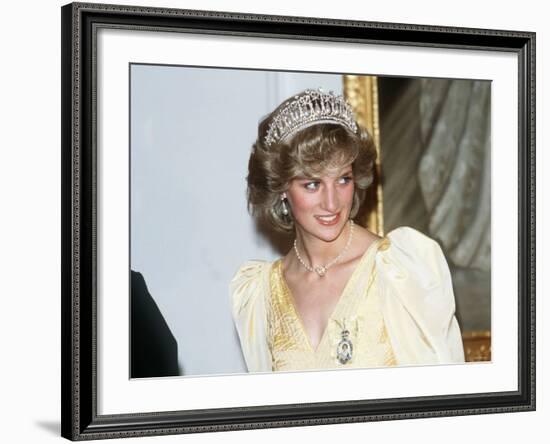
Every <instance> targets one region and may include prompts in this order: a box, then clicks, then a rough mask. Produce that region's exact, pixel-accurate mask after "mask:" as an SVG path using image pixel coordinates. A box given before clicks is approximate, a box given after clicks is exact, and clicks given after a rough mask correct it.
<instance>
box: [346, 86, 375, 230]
mask: <svg viewBox="0 0 550 444" xmlns="http://www.w3.org/2000/svg"><path fill="white" fill-rule="evenodd" d="M344 97H345V98H346V100H347V101H348V103H349V104H350V105H351V107H352V109H353V112H354V113H355V116H356V118H357V123H358V124H359V125H360V126H362V127H363V128H366V129H367V131H368V132H369V134H370V135H371V136H372V137H373V138H374V143H375V146H376V163H375V171H374V181H373V184H372V186H371V187H370V188H369V190H368V191H367V201H368V202H370V203H371V204H370V205H369V207H368V208H367V210H366V211H365V212H364V213H363V212H362V213H361V216H360V217H359V220H358V222H359V223H360V224H361V225H364V226H366V227H368V228H369V229H370V230H371V231H373V232H374V233H376V234H378V235H379V236H383V235H384V204H383V194H382V181H381V166H380V117H379V110H378V78H377V77H376V76H355V75H345V76H344Z"/></svg>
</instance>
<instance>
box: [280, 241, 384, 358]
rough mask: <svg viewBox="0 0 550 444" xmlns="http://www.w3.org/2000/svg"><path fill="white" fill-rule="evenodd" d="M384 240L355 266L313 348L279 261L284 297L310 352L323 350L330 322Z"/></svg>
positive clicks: (367, 251) (281, 263) (375, 242)
mask: <svg viewBox="0 0 550 444" xmlns="http://www.w3.org/2000/svg"><path fill="white" fill-rule="evenodd" d="M383 239H384V238H379V239H375V240H374V241H373V242H372V243H371V244H370V245H369V246H368V247H367V249H366V250H365V252H364V253H363V256H361V259H359V262H358V263H357V265H356V266H355V268H354V270H353V271H352V272H351V274H350V277H349V278H348V280H347V282H346V284H345V285H344V289H343V290H342V292H341V293H340V296H339V297H338V300H337V301H336V304H335V305H334V308H333V309H332V312H331V313H330V315H329V317H328V318H327V322H326V324H325V326H324V328H323V333H322V334H321V338H320V339H319V342H318V343H317V347H315V348H314V347H313V345H312V343H311V337H310V336H309V334H308V332H307V330H306V326H305V324H304V321H303V319H302V316H300V313H299V311H298V308H297V306H296V301H295V299H294V295H293V294H292V291H291V290H290V287H289V286H288V283H287V281H286V278H285V275H284V272H283V260H282V259H279V275H280V279H281V282H282V285H283V288H284V290H285V291H284V297H285V298H286V299H287V300H288V302H289V305H290V306H291V307H292V311H293V314H294V318H295V319H296V321H297V323H298V325H299V329H300V332H301V335H302V337H303V338H304V339H305V342H306V344H307V346H308V347H309V350H310V351H311V352H312V353H313V354H316V353H317V351H318V350H319V349H320V348H321V345H322V344H323V342H324V341H325V337H326V336H327V331H328V329H329V328H328V326H329V324H330V321H331V320H332V319H333V318H335V315H336V314H337V313H338V311H339V309H340V307H341V306H342V304H343V300H344V299H345V298H346V295H347V293H349V287H350V286H351V284H352V282H353V281H355V278H356V275H357V273H358V270H359V269H361V268H362V265H363V262H364V261H365V260H366V258H367V256H369V255H370V252H371V251H372V250H373V249H374V247H375V246H376V245H378V244H380V242H381V241H382V240H383Z"/></svg>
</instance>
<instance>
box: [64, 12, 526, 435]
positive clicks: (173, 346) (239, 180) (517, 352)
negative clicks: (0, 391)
mask: <svg viewBox="0 0 550 444" xmlns="http://www.w3.org/2000/svg"><path fill="white" fill-rule="evenodd" d="M61 13H62V128H61V131H62V246H61V247H62V435H63V436H64V437H65V438H68V439H70V440H84V439H102V438H119V437H135V436H146V435H163V434H177V433H195V432H205V431H223V430H237V429H251V428H268V427H290V426H300V425H316V424H319V425H320V424H332V423H344V422H363V421H378V420H390V419H404V418H421V417H433V416H454V415H471V414H484V413H499V412H515V411H527V410H534V409H535V123H534V122H535V34H534V33H529V32H518V31H502V30H484V29H483V30H482V29H463V28H444V27H436V26H427V25H404V24H395V23H373V22H359V21H342V20H333V19H322V18H308V17H287V16H260V15H252V14H236V13H225V12H211V11H194V10H177V9H161V8H145V7H131V6H117V5H101V4H93V5H92V4H85V3H72V4H68V5H66V6H64V7H63V8H62V10H61Z"/></svg>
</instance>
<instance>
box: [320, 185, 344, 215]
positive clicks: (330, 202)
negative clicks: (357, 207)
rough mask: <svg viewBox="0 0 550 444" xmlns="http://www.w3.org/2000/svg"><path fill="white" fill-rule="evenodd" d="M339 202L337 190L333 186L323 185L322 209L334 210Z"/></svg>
mask: <svg viewBox="0 0 550 444" xmlns="http://www.w3.org/2000/svg"><path fill="white" fill-rule="evenodd" d="M339 203H340V202H339V198H338V192H337V191H336V189H335V187H333V186H328V187H325V189H324V193H323V209H325V210H327V211H329V212H331V213H332V212H335V211H336V210H337V209H338V205H339Z"/></svg>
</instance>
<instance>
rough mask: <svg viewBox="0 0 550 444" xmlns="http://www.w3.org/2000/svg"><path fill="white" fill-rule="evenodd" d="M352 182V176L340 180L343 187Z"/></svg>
mask: <svg viewBox="0 0 550 444" xmlns="http://www.w3.org/2000/svg"><path fill="white" fill-rule="evenodd" d="M352 180H353V178H352V177H350V176H344V177H341V178H340V183H341V184H342V185H345V184H347V183H350V182H351V181H352Z"/></svg>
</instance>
